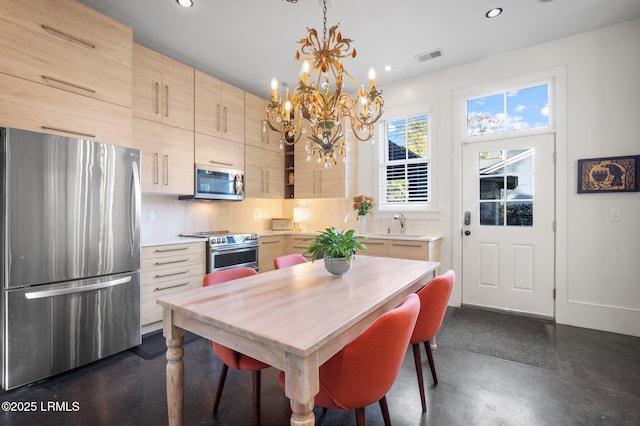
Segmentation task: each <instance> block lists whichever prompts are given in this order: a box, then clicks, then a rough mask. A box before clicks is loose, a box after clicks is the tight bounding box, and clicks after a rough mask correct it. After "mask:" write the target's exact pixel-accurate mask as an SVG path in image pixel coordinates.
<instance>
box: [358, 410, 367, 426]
mask: <svg viewBox="0 0 640 426" xmlns="http://www.w3.org/2000/svg"><path fill="white" fill-rule="evenodd" d="M356 425H357V426H367V416H366V415H365V413H364V407H360V408H356Z"/></svg>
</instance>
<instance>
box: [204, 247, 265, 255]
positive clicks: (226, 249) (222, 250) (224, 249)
mask: <svg viewBox="0 0 640 426" xmlns="http://www.w3.org/2000/svg"><path fill="white" fill-rule="evenodd" d="M258 247H259V245H250V246H240V247H222V248H219V247H211V253H213V254H215V253H227V252H230V251H248V250H252V249H257V248H258Z"/></svg>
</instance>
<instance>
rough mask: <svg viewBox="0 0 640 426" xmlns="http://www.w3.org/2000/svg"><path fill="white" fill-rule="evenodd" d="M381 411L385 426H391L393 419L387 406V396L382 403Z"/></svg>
mask: <svg viewBox="0 0 640 426" xmlns="http://www.w3.org/2000/svg"><path fill="white" fill-rule="evenodd" d="M378 403H379V404H380V410H382V418H383V419H384V426H391V417H389V406H388V405H387V396H386V395H385V396H383V397H382V399H380V401H378Z"/></svg>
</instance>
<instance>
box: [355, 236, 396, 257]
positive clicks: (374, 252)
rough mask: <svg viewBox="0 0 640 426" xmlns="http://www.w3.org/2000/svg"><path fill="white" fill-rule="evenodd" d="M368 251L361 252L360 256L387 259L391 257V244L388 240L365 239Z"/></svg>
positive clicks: (363, 242)
mask: <svg viewBox="0 0 640 426" xmlns="http://www.w3.org/2000/svg"><path fill="white" fill-rule="evenodd" d="M362 244H364V245H365V246H366V247H367V249H366V250H365V251H359V252H358V254H361V255H365V256H381V257H386V256H388V255H389V242H388V241H387V240H376V239H369V238H367V239H364V240H362Z"/></svg>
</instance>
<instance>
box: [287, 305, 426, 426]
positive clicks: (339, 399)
mask: <svg viewBox="0 0 640 426" xmlns="http://www.w3.org/2000/svg"><path fill="white" fill-rule="evenodd" d="M419 310H420V300H419V298H418V296H417V295H415V294H410V295H408V296H407V297H406V298H405V299H404V301H403V302H402V303H401V304H400V305H399V306H398V307H397V308H395V309H392V310H390V311H388V312H386V313H384V314H383V315H382V316H380V317H379V318H378V319H377V320H376V321H375V322H374V323H373V324H371V326H370V327H369V328H367V329H366V330H365V331H364V332H363V333H362V334H361V335H360V336H358V337H357V338H356V339H355V340H353V341H352V342H350V343H349V344H347V346H345V347H344V348H342V350H340V352H338V353H337V354H335V355H334V356H333V357H331V358H330V359H329V360H328V361H327V362H325V363H324V364H322V365H321V366H320V372H319V374H320V392H319V393H318V395H316V398H315V404H316V405H319V406H321V407H324V408H325V409H326V408H339V409H343V410H353V409H355V410H356V423H357V424H358V425H359V426H360V425H365V424H366V418H365V409H364V408H365V407H366V406H367V405H370V404H373V403H374V402H376V401H378V403H379V404H380V408H381V409H382V415H383V418H384V422H385V425H387V426H389V425H390V424H391V421H390V419H389V409H388V407H387V399H386V394H387V392H388V391H389V389H391V386H392V385H393V382H394V381H395V380H396V376H397V375H398V372H399V371H400V366H401V365H402V360H403V359H404V355H405V353H406V352H407V345H408V344H409V338H410V337H411V332H412V331H413V328H414V325H415V322H416V319H417V317H418V312H419ZM284 384H285V376H284V373H280V386H282V387H283V388H284ZM289 414H291V412H289Z"/></svg>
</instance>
